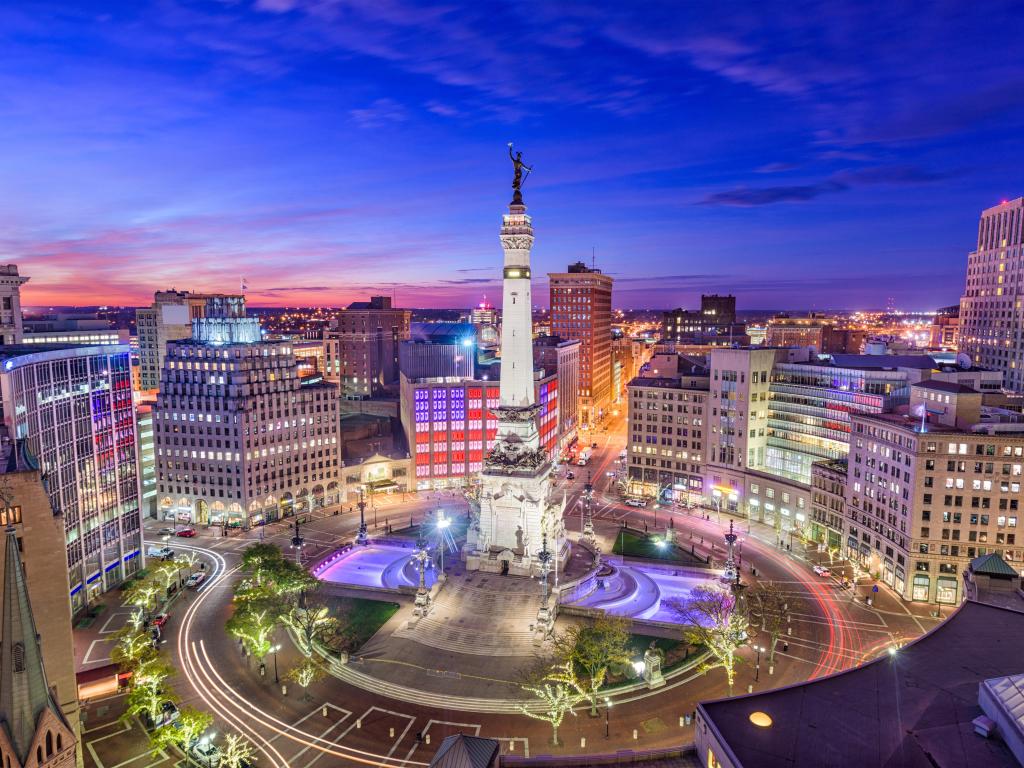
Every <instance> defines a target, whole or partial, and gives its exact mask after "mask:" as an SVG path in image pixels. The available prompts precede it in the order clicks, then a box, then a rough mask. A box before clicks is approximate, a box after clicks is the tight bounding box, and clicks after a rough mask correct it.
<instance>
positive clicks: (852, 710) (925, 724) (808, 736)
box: [698, 602, 1024, 768]
mask: <svg viewBox="0 0 1024 768" xmlns="http://www.w3.org/2000/svg"><path fill="white" fill-rule="evenodd" d="M1022 633H1024V613H1022V612H1020V611H1018V610H1010V609H1008V608H1001V607H996V606H991V605H985V604H982V603H976V602H967V603H964V604H963V605H962V606H961V607H960V609H959V610H957V611H956V613H954V614H953V615H952V616H950V618H949V619H947V620H946V621H945V622H944V623H942V624H940V625H939V626H938V627H937V628H935V629H934V630H932V631H931V632H929V633H928V634H926V635H924V636H923V637H921V638H919V639H918V640H917V641H915V642H913V643H911V644H909V645H906V646H904V647H903V648H901V649H900V650H899V651H898V652H897V653H896V654H895V655H892V656H888V655H887V656H884V657H882V658H880V659H876V660H875V661H872V662H870V663H868V664H864V665H863V666H860V667H857V668H856V669H852V670H848V671H846V672H840V673H838V674H835V675H832V676H830V677H826V678H822V679H820V680H814V681H811V682H806V683H801V684H797V685H792V686H789V687H787V688H779V689H777V690H774V691H768V692H766V693H759V694H753V695H749V696H740V697H737V698H733V699H721V700H718V701H711V702H704V703H701V704H699V705H698V707H699V709H700V711H701V716H702V717H703V719H704V720H705V722H707V724H708V727H709V728H710V729H711V730H712V731H714V732H716V736H717V740H718V741H719V743H721V744H724V745H727V748H728V749H729V750H730V751H731V752H732V753H733V756H734V757H735V764H736V765H738V766H745V767H746V768H754V767H755V766H831V767H832V768H841V767H842V766H857V767H858V768H859V767H860V766H908V767H909V768H935V767H936V766H979V767H980V766H986V767H987V766H1016V765H1018V763H1017V761H1016V760H1015V758H1014V757H1013V754H1012V753H1011V752H1010V750H1009V749H1008V748H1007V747H1006V745H1005V744H1004V743H1003V742H1002V740H1001V739H999V738H990V739H985V738H983V737H981V736H978V735H977V734H975V733H974V727H973V726H972V724H971V721H972V720H973V719H974V718H976V717H978V716H979V715H981V714H983V713H982V710H981V707H980V706H979V704H978V687H979V685H980V684H981V683H982V682H984V681H985V680H987V679H990V678H995V677H1004V676H1008V675H1013V674H1016V673H1019V672H1021V671H1022V670H1024V653H1022V652H1021V648H1020V638H1021V637H1022V636H1024V635H1022ZM754 712H764V713H766V714H767V715H768V716H769V717H770V718H771V721H772V724H771V725H770V726H768V727H761V726H757V725H754V724H753V723H751V722H750V715H751V714H752V713H754Z"/></svg>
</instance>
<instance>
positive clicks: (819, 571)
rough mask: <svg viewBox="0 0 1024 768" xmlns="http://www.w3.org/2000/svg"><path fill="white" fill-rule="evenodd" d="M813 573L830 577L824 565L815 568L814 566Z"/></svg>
mask: <svg viewBox="0 0 1024 768" xmlns="http://www.w3.org/2000/svg"><path fill="white" fill-rule="evenodd" d="M814 572H815V573H816V574H818V575H819V576H831V575H832V571H830V570H829V569H828V568H826V567H825V566H824V565H816V566H814Z"/></svg>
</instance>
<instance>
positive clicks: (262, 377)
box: [152, 317, 343, 528]
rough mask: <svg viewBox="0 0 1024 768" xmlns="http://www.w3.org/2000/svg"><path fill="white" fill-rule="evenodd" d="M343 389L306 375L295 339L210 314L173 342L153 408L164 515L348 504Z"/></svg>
mask: <svg viewBox="0 0 1024 768" xmlns="http://www.w3.org/2000/svg"><path fill="white" fill-rule="evenodd" d="M338 408H339V405H338V394H337V387H336V386H335V385H333V384H329V383H326V382H322V381H316V380H314V381H311V382H308V383H304V382H302V381H301V380H300V378H299V367H298V363H297V362H296V359H295V353H294V350H293V348H292V342H291V341H290V340H287V339H281V340H273V341H265V340H263V339H262V333H261V330H260V325H259V321H258V320H257V319H255V318H245V317H206V318H202V319H199V320H196V321H194V327H193V332H192V338H191V339H189V340H187V341H176V342H172V343H171V344H169V345H168V348H167V356H166V359H165V363H164V370H163V377H162V379H161V382H160V394H159V397H158V399H157V402H156V405H154V406H153V411H152V418H153V432H154V444H155V452H156V465H157V493H158V498H159V503H158V509H159V514H160V515H161V516H162V517H164V518H165V519H174V520H178V521H181V522H191V523H197V524H201V525H209V524H215V525H225V526H239V527H244V528H248V527H249V526H251V525H254V524H259V523H261V522H264V521H267V520H275V519H278V518H279V517H284V516H288V515H291V514H295V513H299V512H305V511H310V510H314V509H319V508H321V507H328V506H333V505H335V504H338V503H340V502H341V500H342V498H343V492H342V488H341V485H340V481H341V464H342V462H341V446H340V440H339V430H340V425H339V416H338Z"/></svg>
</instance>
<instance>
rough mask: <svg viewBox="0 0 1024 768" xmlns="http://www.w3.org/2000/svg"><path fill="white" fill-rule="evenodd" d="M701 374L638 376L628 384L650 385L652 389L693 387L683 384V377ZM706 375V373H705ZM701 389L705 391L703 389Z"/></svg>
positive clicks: (633, 385)
mask: <svg viewBox="0 0 1024 768" xmlns="http://www.w3.org/2000/svg"><path fill="white" fill-rule="evenodd" d="M699 375H700V374H693V375H691V376H687V375H686V374H684V375H683V376H674V377H672V376H667V377H655V376H651V377H648V376H637V377H636V378H634V379H632V380H631V381H630V382H629V384H628V386H629V387H650V388H652V389H691V387H684V386H683V379H686V378H693V376H699ZM705 375H706V374H705ZM701 391H705V390H703V389H701Z"/></svg>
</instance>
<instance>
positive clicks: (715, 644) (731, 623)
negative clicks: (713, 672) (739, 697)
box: [667, 585, 748, 696]
mask: <svg viewBox="0 0 1024 768" xmlns="http://www.w3.org/2000/svg"><path fill="white" fill-rule="evenodd" d="M667 605H668V607H669V609H670V610H671V611H672V612H673V613H675V614H676V615H677V616H678V617H679V620H680V622H681V623H682V624H683V625H684V629H683V633H684V635H685V636H686V639H687V640H689V641H690V642H691V643H696V644H699V645H703V646H704V647H705V648H706V649H707V650H708V652H709V653H710V654H711V656H712V657H713V658H714V660H715V661H714V663H708V662H705V664H704V666H703V669H705V670H708V669H714V668H715V667H722V668H723V669H724V670H725V676H726V679H727V680H728V683H729V695H730V696H731V695H732V684H733V681H734V679H735V677H736V664H737V663H738V662H739V661H740V659H739V657H738V656H737V655H736V652H737V651H738V650H739V648H740V647H741V646H742V645H743V644H744V643H745V642H746V640H747V626H748V622H747V617H746V615H745V614H744V612H743V610H742V609H741V608H740V607H739V606H738V605H737V604H736V598H735V596H734V595H733V594H732V593H731V592H729V591H728V590H727V589H724V588H722V587H718V586H706V585H700V586H697V587H694V588H693V591H692V592H691V593H690V597H688V598H684V599H673V600H669V601H668V603H667Z"/></svg>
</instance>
